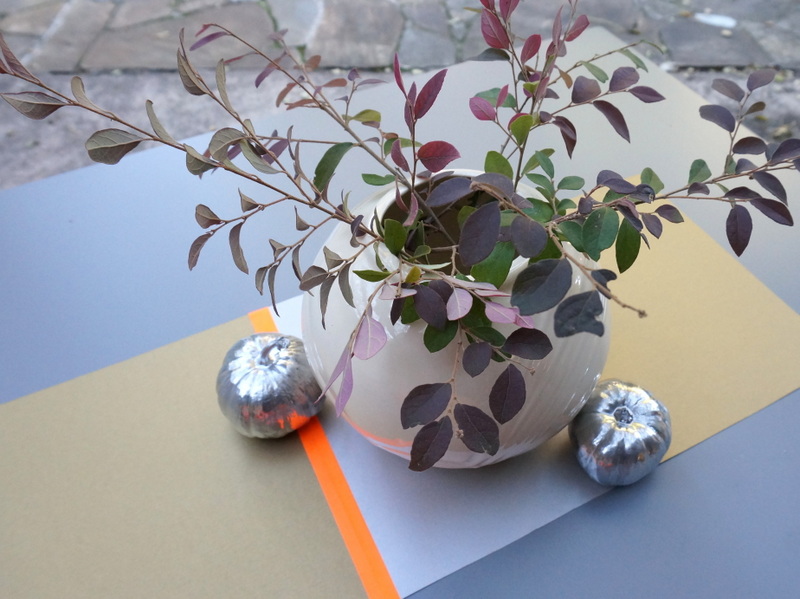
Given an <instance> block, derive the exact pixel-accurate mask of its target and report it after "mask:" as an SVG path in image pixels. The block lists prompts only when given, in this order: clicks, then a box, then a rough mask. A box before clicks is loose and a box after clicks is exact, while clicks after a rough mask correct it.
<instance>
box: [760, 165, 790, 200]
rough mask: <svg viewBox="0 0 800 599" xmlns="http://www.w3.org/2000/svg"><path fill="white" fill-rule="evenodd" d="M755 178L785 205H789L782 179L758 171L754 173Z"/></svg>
mask: <svg viewBox="0 0 800 599" xmlns="http://www.w3.org/2000/svg"><path fill="white" fill-rule="evenodd" d="M753 178H754V179H755V180H756V182H757V183H758V184H759V185H761V187H763V188H764V189H766V190H767V191H768V192H770V193H771V194H772V195H774V196H775V197H776V198H778V199H779V200H780V201H781V202H783V203H784V204H786V203H787V201H788V200H787V197H786V188H785V187H784V186H783V183H781V181H780V179H778V177H776V176H775V175H773V174H772V173H768V172H766V171H756V172H754V173H753Z"/></svg>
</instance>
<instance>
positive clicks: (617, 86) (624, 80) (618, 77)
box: [608, 67, 639, 92]
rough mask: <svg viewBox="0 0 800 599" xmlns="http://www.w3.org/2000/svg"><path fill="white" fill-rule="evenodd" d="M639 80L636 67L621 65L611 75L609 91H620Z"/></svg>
mask: <svg viewBox="0 0 800 599" xmlns="http://www.w3.org/2000/svg"><path fill="white" fill-rule="evenodd" d="M638 82H639V72H638V71H637V70H636V69H635V68H634V67H619V68H618V69H616V70H615V71H614V73H613V74H612V75H611V81H610V82H609V84H608V91H610V92H619V91H622V90H624V89H628V88H629V87H630V86H631V85H635V84H636V83H638Z"/></svg>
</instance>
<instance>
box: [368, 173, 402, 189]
mask: <svg viewBox="0 0 800 599" xmlns="http://www.w3.org/2000/svg"><path fill="white" fill-rule="evenodd" d="M361 178H362V179H363V180H364V183H366V184H367V185H376V186H378V187H380V186H382V185H388V184H389V183H391V182H392V181H394V175H370V174H367V173H364V174H363V175H361Z"/></svg>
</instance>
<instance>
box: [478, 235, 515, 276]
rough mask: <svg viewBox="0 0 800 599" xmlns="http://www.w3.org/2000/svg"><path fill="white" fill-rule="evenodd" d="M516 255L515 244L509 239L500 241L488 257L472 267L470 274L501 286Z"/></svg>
mask: <svg viewBox="0 0 800 599" xmlns="http://www.w3.org/2000/svg"><path fill="white" fill-rule="evenodd" d="M515 256H516V252H515V251H514V244H512V243H510V242H508V241H503V242H500V243H498V244H497V245H495V246H494V249H493V250H492V253H491V254H489V257H488V258H486V259H484V260H483V261H481V262H478V263H477V264H475V265H474V266H473V267H472V269H471V270H470V274H471V275H472V276H473V277H474V278H475V280H476V281H485V282H486V283H491V284H492V285H494V286H495V287H500V286H501V285H502V284H503V283H505V280H506V277H508V273H509V271H510V270H511V263H512V262H513V261H514V258H515Z"/></svg>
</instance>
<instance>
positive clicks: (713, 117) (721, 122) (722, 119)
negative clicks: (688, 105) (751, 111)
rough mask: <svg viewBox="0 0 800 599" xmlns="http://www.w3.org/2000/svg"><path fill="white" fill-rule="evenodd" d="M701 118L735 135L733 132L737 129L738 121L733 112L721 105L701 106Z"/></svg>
mask: <svg viewBox="0 0 800 599" xmlns="http://www.w3.org/2000/svg"><path fill="white" fill-rule="evenodd" d="M700 116H701V117H702V118H704V119H705V120H707V121H710V122H712V123H714V124H715V125H717V126H718V127H722V128H723V129H725V131H728V132H729V133H733V130H734V129H736V119H735V118H734V117H733V114H731V111H730V110H728V109H727V108H725V107H724V106H720V105H719V104H707V105H705V106H701V107H700Z"/></svg>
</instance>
